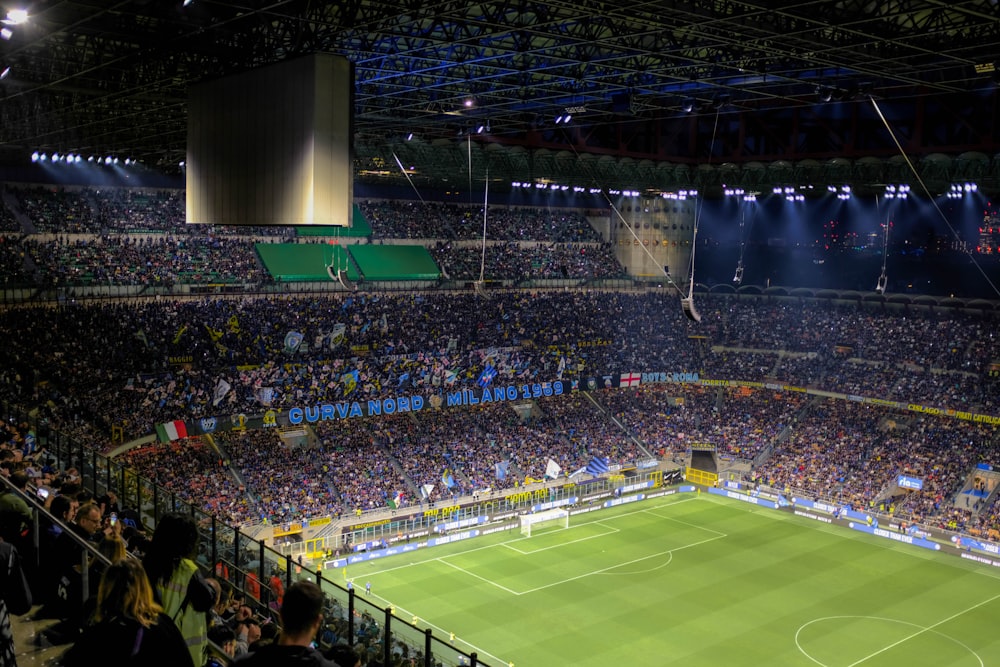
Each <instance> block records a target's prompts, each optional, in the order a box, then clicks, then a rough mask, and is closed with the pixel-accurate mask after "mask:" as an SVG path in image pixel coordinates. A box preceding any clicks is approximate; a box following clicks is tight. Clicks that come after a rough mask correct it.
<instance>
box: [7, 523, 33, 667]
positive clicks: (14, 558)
mask: <svg viewBox="0 0 1000 667" xmlns="http://www.w3.org/2000/svg"><path fill="white" fill-rule="evenodd" d="M30 609H31V589H30V588H28V580H27V578H26V577H25V576H24V570H22V569H21V558H20V556H19V555H18V553H17V549H16V548H14V546H13V545H11V544H7V543H6V542H3V541H0V665H3V667H17V655H16V654H15V652H14V634H13V632H12V631H11V629H10V615H11V614H14V615H15V616H20V615H21V614H26V613H28V610H30Z"/></svg>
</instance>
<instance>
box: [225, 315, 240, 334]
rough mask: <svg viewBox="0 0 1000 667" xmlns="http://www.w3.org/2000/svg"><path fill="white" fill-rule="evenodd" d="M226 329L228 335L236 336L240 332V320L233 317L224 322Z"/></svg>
mask: <svg viewBox="0 0 1000 667" xmlns="http://www.w3.org/2000/svg"><path fill="white" fill-rule="evenodd" d="M226 327H227V328H228V329H229V333H234V334H238V333H239V332H240V318H238V317H236V316H235V315H233V316H232V317H230V318H229V321H228V322H226Z"/></svg>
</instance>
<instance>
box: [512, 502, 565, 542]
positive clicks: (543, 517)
mask: <svg viewBox="0 0 1000 667" xmlns="http://www.w3.org/2000/svg"><path fill="white" fill-rule="evenodd" d="M518 518H519V519H520V520H521V534H522V535H524V536H525V537H531V533H532V531H536V530H538V529H540V528H551V527H553V526H556V527H559V528H569V511H568V510H565V509H562V508H558V507H557V508H555V509H551V510H542V511H541V512H535V513H534V514H522V515H521V516H520V517H518Z"/></svg>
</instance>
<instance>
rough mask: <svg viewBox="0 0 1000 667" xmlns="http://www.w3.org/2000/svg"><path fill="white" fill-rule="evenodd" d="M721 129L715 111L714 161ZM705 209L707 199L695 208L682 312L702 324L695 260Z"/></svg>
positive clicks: (710, 148)
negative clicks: (716, 138)
mask: <svg viewBox="0 0 1000 667" xmlns="http://www.w3.org/2000/svg"><path fill="white" fill-rule="evenodd" d="M718 129H719V109H716V110H715V123H714V124H713V125H712V140H711V141H710V142H709V143H708V159H709V162H711V160H712V155H713V154H714V153H715V135H716V132H717V131H718ZM704 207H705V198H704V197H702V198H701V199H700V200H698V203H697V204H696V205H695V207H694V232H693V233H692V235H691V271H690V274H689V277H688V293H687V296H686V297H682V298H681V310H683V311H684V315H686V316H687V318H688V319H689V320H691V321H692V322H701V314H700V313H699V312H698V309H697V308H695V306H694V266H695V264H694V260H695V253H696V252H697V250H698V225H699V223H700V222H701V213H702V209H704Z"/></svg>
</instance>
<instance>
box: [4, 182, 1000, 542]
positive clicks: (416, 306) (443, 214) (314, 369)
mask: <svg viewBox="0 0 1000 667" xmlns="http://www.w3.org/2000/svg"><path fill="white" fill-rule="evenodd" d="M16 197H17V200H18V202H19V205H20V206H21V208H22V209H23V212H24V213H25V214H26V215H27V216H28V218H29V219H30V220H31V221H32V225H33V226H34V227H35V228H36V229H38V230H40V231H45V232H57V233H58V234H59V235H60V236H56V237H55V238H49V239H46V240H41V239H32V238H31V237H29V238H28V240H26V241H25V242H23V243H22V244H13V243H11V244H10V245H7V246H5V247H4V248H3V250H2V252H0V257H2V258H3V262H4V264H5V265H6V264H10V265H11V266H12V269H11V272H10V276H13V277H15V278H14V279H17V278H16V276H26V275H28V273H29V269H30V270H33V271H38V272H39V273H40V274H41V275H44V276H49V279H50V280H51V281H54V282H56V283H61V282H63V281H72V280H76V279H78V278H79V276H82V275H88V274H89V276H90V277H91V279H93V280H96V281H99V282H112V283H119V284H126V283H140V284H150V285H155V284H159V283H169V282H171V281H177V280H181V279H182V278H180V276H182V275H186V276H187V278H186V279H188V280H194V281H198V280H206V281H207V280H213V281H214V280H219V279H223V280H224V279H225V278H226V277H227V276H234V275H239V276H243V277H249V278H250V279H251V280H254V279H256V278H259V277H260V273H259V271H261V269H260V268H259V265H258V262H257V259H256V256H255V255H254V253H253V251H252V243H251V242H250V241H248V240H247V239H245V238H242V237H241V238H230V237H220V236H215V235H204V236H198V235H196V234H192V233H191V232H190V230H185V232H184V233H183V234H182V233H181V228H182V227H183V224H182V222H181V221H182V218H183V210H182V209H183V201H182V197H180V196H179V195H178V193H176V192H166V191H164V192H142V191H115V192H107V191H104V190H94V189H82V190H73V191H68V190H60V189H48V188H44V189H43V188H28V189H24V190H18V191H16ZM361 208H362V210H363V211H364V212H365V214H366V216H367V218H368V219H369V220H370V221H371V223H372V226H373V230H374V231H375V234H376V236H377V237H379V238H424V239H427V238H440V239H442V240H443V241H442V242H441V243H440V244H438V245H437V247H435V248H434V249H433V252H434V253H435V256H436V257H437V259H438V261H439V263H440V264H441V265H443V266H446V267H448V270H449V271H450V272H453V273H454V274H455V275H453V276H452V277H453V278H456V279H475V278H478V272H479V262H480V260H481V254H480V253H481V248H477V247H476V246H474V245H472V244H471V243H465V244H462V243H458V242H459V241H463V240H465V241H472V240H474V239H476V238H478V237H479V236H481V234H482V222H483V216H482V209H481V207H476V206H461V205H451V204H444V205H442V204H439V203H435V204H424V203H418V202H387V201H377V202H376V201H369V202H362V203H361ZM486 220H487V235H488V238H489V239H490V243H489V244H488V245H487V267H488V270H487V277H489V278H490V279H495V278H502V279H508V278H509V279H518V278H523V277H532V276H537V277H573V278H576V277H599V276H604V275H608V276H610V275H616V272H618V271H619V270H620V267H619V265H618V264H617V263H616V262H615V261H614V259H613V256H612V253H611V250H610V249H609V248H608V247H607V246H606V245H602V244H601V243H600V238H599V237H597V236H596V234H595V233H594V231H593V229H592V228H591V226H590V225H589V223H588V222H587V220H586V218H584V217H583V216H581V215H578V214H570V213H563V212H558V211H550V210H548V209H527V208H526V209H504V208H499V207H498V208H496V209H495V210H494V208H492V207H491V208H490V210H489V211H487V215H486ZM139 228H141V229H142V230H143V231H147V232H150V231H152V232H162V234H149V235H137V234H133V232H134V231H135V230H137V229H139ZM71 234H73V236H70V235H71ZM78 234H83V235H85V236H77V235H78ZM583 258H586V259H583ZM592 260H593V261H592ZM18 265H19V266H20V267H21V268H20V271H21V273H18V270H17V269H16V267H17V266H18ZM602 271H607V273H601V272H602ZM255 272H257V273H255ZM74 274H75V277H74ZM698 309H699V312H700V313H701V318H702V319H701V322H700V323H699V324H695V323H692V322H690V321H689V320H688V319H686V318H685V317H684V315H683V313H682V311H681V309H680V307H679V305H678V303H677V297H676V296H675V295H672V294H669V293H667V292H664V291H656V290H650V291H642V292H618V291H599V290H561V291H554V290H553V291H523V290H522V291H517V290H511V291H494V292H491V293H490V294H488V295H487V296H483V295H479V294H472V293H460V294H454V293H450V294H446V293H438V292H427V293H410V294H373V293H353V294H350V295H343V294H341V295H329V296H274V297H268V298H263V297H261V298H253V299H251V298H241V299H222V298H219V299H202V300H185V301H181V300H177V301H174V300H169V299H161V300H148V301H135V302H124V301H112V302H107V303H94V304H90V305H64V306H61V307H56V308H28V307H25V308H11V309H8V310H7V311H5V312H3V313H0V334H2V335H3V336H4V339H5V340H6V341H7V344H6V345H5V348H4V351H3V357H2V359H3V360H4V362H5V363H4V364H2V365H0V396H2V397H3V398H5V399H7V400H11V401H15V402H20V403H24V404H27V405H30V406H33V407H38V409H39V414H40V415H41V416H42V417H43V418H44V419H47V420H49V421H50V422H51V423H52V424H53V426H56V427H58V428H60V429H63V430H67V431H70V432H72V433H74V434H75V435H77V436H78V437H80V438H82V439H84V440H85V441H86V442H87V443H88V444H91V445H95V446H98V447H106V446H107V445H108V444H109V442H110V441H109V438H108V433H109V431H110V427H111V426H116V427H120V428H122V429H123V430H124V432H125V433H126V435H127V437H129V438H132V437H138V436H140V435H143V434H146V433H149V432H151V431H152V429H153V427H154V425H155V424H158V423H161V422H166V421H171V420H174V419H187V420H198V419H201V418H206V417H213V416H226V415H231V414H240V413H247V414H259V413H262V412H264V411H265V410H268V409H273V410H276V411H278V412H279V413H284V412H287V410H288V409H289V408H291V407H293V406H308V405H315V404H317V403H337V402H346V403H352V402H355V401H356V402H358V403H359V404H362V405H364V404H365V403H367V401H369V400H380V399H385V398H390V397H395V396H399V395H415V394H419V395H422V396H425V397H428V399H429V398H430V397H437V398H438V399H442V398H443V397H445V396H446V395H448V394H449V393H451V392H455V391H459V390H462V389H470V388H475V387H476V385H477V382H478V381H480V380H481V378H482V376H483V373H484V372H485V371H486V370H487V369H491V371H492V372H494V373H495V378H494V379H493V380H492V382H493V383H494V386H506V385H514V386H516V387H518V388H519V389H520V388H521V387H523V386H527V387H531V386H534V385H538V386H543V384H544V386H545V387H546V389H547V390H551V388H552V386H553V384H552V383H554V382H557V381H558V382H561V383H562V386H563V388H564V391H563V392H562V395H561V396H553V397H542V398H538V399H537V400H536V401H535V402H534V407H533V408H532V409H531V410H530V412H529V413H528V414H519V413H517V412H515V411H514V410H512V409H511V407H510V405H508V404H496V405H481V406H478V407H476V408H469V409H458V408H455V409H441V410H436V409H429V408H428V409H425V410H424V411H422V412H419V413H413V414H403V415H395V416H392V417H387V416H382V417H377V418H376V417H373V418H357V419H349V420H337V421H331V422H323V423H321V424H319V425H318V426H317V428H316V429H315V431H316V436H317V442H315V443H312V444H311V445H310V446H308V447H301V448H298V449H295V450H293V451H292V452H291V453H290V452H289V448H288V447H287V446H286V445H285V444H284V443H283V442H282V441H281V440H280V439H279V438H278V437H277V436H276V435H275V434H273V433H256V434H253V433H246V434H226V435H221V434H220V435H219V450H214V449H212V448H211V447H208V446H206V445H205V444H204V443H202V444H198V445H197V446H190V447H188V446H180V447H178V446H170V445H165V446H164V445H158V446H153V447H148V448H144V449H142V450H137V451H134V452H131V453H129V454H128V460H129V463H130V465H133V466H134V467H136V468H138V469H140V470H143V471H151V472H152V473H153V474H154V476H155V477H156V478H157V479H158V481H160V482H161V483H163V484H164V485H165V486H167V487H168V488H174V489H176V491H177V493H179V494H187V495H185V496H183V497H186V498H190V499H191V500H192V501H195V502H198V503H199V504H201V505H203V506H205V507H207V508H208V509H209V511H212V512H213V513H217V514H219V515H221V516H224V517H227V518H231V519H232V520H234V521H247V520H259V519H261V518H265V517H266V518H268V519H269V520H274V521H279V522H284V521H287V520H290V519H294V518H301V517H305V516H313V515H317V514H338V513H341V512H345V511H348V512H353V511H357V510H366V509H374V508H378V507H383V506H385V505H386V504H387V503H388V502H389V501H390V500H392V501H393V502H394V503H397V502H405V503H419V502H421V501H423V500H425V499H427V500H434V499H435V498H444V497H448V496H452V495H460V494H465V493H472V492H476V491H479V490H482V489H486V488H504V487H505V486H509V485H511V484H513V483H515V482H522V481H523V480H525V479H527V478H532V479H541V478H544V477H545V474H546V470H547V469H548V468H549V464H548V462H549V460H550V459H551V460H552V461H555V462H556V463H557V465H558V466H559V467H560V469H561V471H563V473H564V474H566V473H570V472H573V471H576V470H579V469H580V468H583V467H585V466H586V465H587V463H588V462H589V461H590V460H591V459H592V458H593V457H595V456H600V457H607V458H609V459H610V460H612V461H614V462H616V463H627V462H634V461H637V460H640V459H644V458H647V457H650V456H659V457H663V458H674V459H679V458H681V457H683V456H684V453H685V452H686V450H687V448H688V447H689V446H690V445H691V444H696V443H711V444H713V445H714V446H715V447H716V449H717V451H719V452H720V453H721V454H722V455H723V456H725V457H729V458H732V459H739V460H743V461H750V460H756V459H758V458H759V457H761V455H762V454H766V453H767V452H768V451H769V450H772V449H773V454H772V455H771V456H770V458H768V459H767V460H766V462H764V464H763V467H761V468H759V470H758V471H757V472H758V474H759V475H760V476H761V477H762V478H766V479H767V480H768V481H771V482H773V483H774V484H775V485H777V486H779V487H781V486H790V487H796V488H805V489H810V490H814V491H817V492H818V491H819V490H820V489H821V488H826V489H827V490H828V492H829V490H830V489H832V488H835V489H836V490H837V493H839V494H844V495H846V496H848V497H850V498H851V499H852V502H854V501H856V502H858V503H861V504H863V503H867V502H872V501H873V500H874V499H875V498H876V497H877V496H878V494H879V493H882V492H883V490H884V487H885V483H884V480H886V479H889V478H890V477H891V476H892V475H893V474H896V473H897V472H898V471H899V469H900V468H901V467H902V466H903V465H904V462H903V461H901V460H899V459H898V457H897V456H896V454H897V453H898V452H899V451H904V450H913V446H912V445H911V444H910V443H909V441H908V440H907V438H906V437H904V436H903V435H901V434H910V433H912V431H910V430H899V431H895V432H893V431H887V430H886V429H884V428H881V425H880V421H879V420H880V419H882V417H883V416H884V414H885V410H884V409H881V408H878V409H877V408H872V407H870V406H867V405H862V404H861V403H857V402H838V401H830V402H823V403H822V404H819V405H812V406H807V405H806V400H807V399H806V398H805V397H804V395H803V394H801V393H798V392H789V391H781V390H780V389H764V388H759V387H754V388H745V389H734V388H728V389H717V388H713V387H704V386H700V385H697V384H690V385H688V384H683V383H681V384H678V383H669V384H652V385H650V384H648V383H645V384H642V385H641V386H639V387H630V388H628V389H621V390H617V389H612V390H608V391H598V392H595V393H594V394H592V396H593V397H594V400H593V401H591V400H590V399H588V398H584V397H583V394H580V393H575V392H574V391H573V389H585V388H587V387H588V386H589V385H590V383H591V382H593V383H594V384H593V386H594V387H597V388H601V387H604V386H606V384H608V385H610V386H616V385H617V380H618V377H619V375H621V374H626V373H629V374H632V373H638V374H652V375H654V376H664V377H667V376H671V375H672V374H673V373H681V374H683V375H684V376H685V377H687V378H689V379H694V378H695V377H697V378H701V379H733V380H740V381H749V382H755V383H774V384H776V385H779V386H780V385H786V384H787V385H793V386H796V387H805V388H811V389H821V390H827V391H833V392H840V393H844V394H851V395H855V396H866V397H877V398H880V399H887V400H890V401H897V402H901V403H921V404H926V405H929V406H933V407H940V408H951V409H956V410H966V411H976V412H984V413H989V414H997V413H998V411H1000V392H998V391H997V387H998V382H997V380H996V379H995V378H992V377H991V376H990V368H991V366H990V365H991V364H992V363H993V362H995V361H997V358H996V356H995V350H996V346H995V340H994V337H995V335H996V334H995V331H996V329H997V326H996V325H997V321H996V318H995V317H993V316H991V315H990V314H989V313H987V312H984V313H983V314H972V313H967V312H958V311H955V310H951V309H944V308H933V309H931V308H917V307H904V306H890V305H883V304H856V305H853V306H847V305H837V304H834V303H830V302H824V301H820V300H815V301H814V300H805V299H797V298H785V299H779V298H769V297H759V298H752V297H740V298H737V297H734V296H706V297H699V298H698ZM800 413H801V414H805V415H806V417H805V418H804V419H803V420H802V421H801V422H798V423H796V422H795V420H796V417H797V415H799V414H800ZM925 419H926V420H927V421H925V420H923V419H922V420H920V421H919V423H920V424H922V426H920V428H922V429H924V431H926V432H927V433H928V434H929V436H928V437H927V438H926V440H927V442H930V443H938V442H941V443H945V444H946V445H947V447H948V448H953V447H958V446H959V445H958V444H955V445H954V446H952V445H951V444H948V443H951V439H950V438H952V437H954V438H957V439H958V440H959V441H960V440H961V438H962V437H965V436H966V435H967V434H966V432H965V423H964V422H957V421H955V422H952V421H949V422H948V423H949V424H950V425H951V428H944V427H940V426H932V424H933V423H934V420H940V419H939V418H930V417H927V418H925ZM897 421H900V420H897ZM941 421H947V420H941ZM910 428H911V429H912V428H917V427H916V426H912V427H910ZM978 428H982V429H989V428H991V427H978ZM783 433H784V436H782V434H783ZM955 433H959V434H962V435H960V436H959V435H954V434H955ZM779 436H781V437H779ZM977 438H978V439H977ZM990 438H992V434H991V432H990V433H987V434H984V435H982V436H981V437H980V436H976V437H974V438H973V439H972V441H973V442H974V443H975V444H974V446H972V448H971V450H970V452H966V453H964V454H962V455H958V454H957V453H956V452H952V453H953V454H956V455H955V457H954V461H956V462H957V463H956V464H955V465H954V466H943V465H941V464H938V463H936V459H935V457H934V455H933V452H932V451H928V452H927V453H926V454H922V456H924V459H926V460H925V461H924V463H922V465H923V466H924V467H926V466H931V470H932V472H934V473H936V474H937V476H936V477H934V478H933V480H932V483H929V484H928V489H927V493H925V494H923V495H922V496H919V499H918V496H915V495H911V496H908V497H907V498H905V499H901V500H900V502H899V503H897V506H898V508H899V510H900V511H901V512H906V513H908V514H911V515H914V516H916V515H920V516H928V515H929V514H930V513H933V512H938V513H940V512H942V511H943V509H944V508H945V506H946V505H947V503H942V502H941V499H947V498H949V494H951V495H953V494H954V493H955V489H954V488H953V487H954V484H957V483H959V482H960V481H961V480H960V479H959V478H960V477H961V472H962V470H963V466H967V465H969V464H971V462H973V461H974V460H975V459H976V457H977V456H978V457H983V456H985V454H984V450H983V447H984V446H985V445H984V444H982V443H988V442H992V440H990ZM956 442H957V441H956ZM173 459H176V460H177V464H176V466H173V467H167V466H163V465H162V463H163V461H164V460H173ZM907 464H908V465H914V466H915V465H916V461H909V462H907ZM935 465H938V468H937V469H934V466H935ZM501 469H502V470H503V471H504V475H503V477H500V475H499V472H498V471H499V470H501ZM197 470H201V471H202V472H201V473H200V474H199V473H197V472H196V471H197ZM273 470H280V471H282V474H281V475H273V474H270V475H269V474H268V473H269V471H273ZM942 471H947V472H948V475H947V476H945V475H944V474H943V473H942ZM190 480H194V482H195V483H194V484H191V483H190ZM182 482H183V484H182ZM185 485H186V488H182V487H184V486H185ZM431 486H433V487H434V489H433V490H430V491H428V489H429V488H430V487H431ZM435 494H436V495H435ZM939 496H940V499H939V498H938V497H939ZM928 497H930V498H932V501H931V502H930V504H929V505H928V502H927V498H928ZM959 509H961V508H959ZM981 509H982V511H981V512H979V513H978V514H977V516H991V515H992V516H995V515H996V511H995V509H994V508H993V507H987V508H981ZM974 514H976V512H970V513H969V516H967V517H964V518H963V519H962V525H968V522H969V520H970V519H969V517H971V516H972V515H974ZM956 521H957V520H956Z"/></svg>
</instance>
